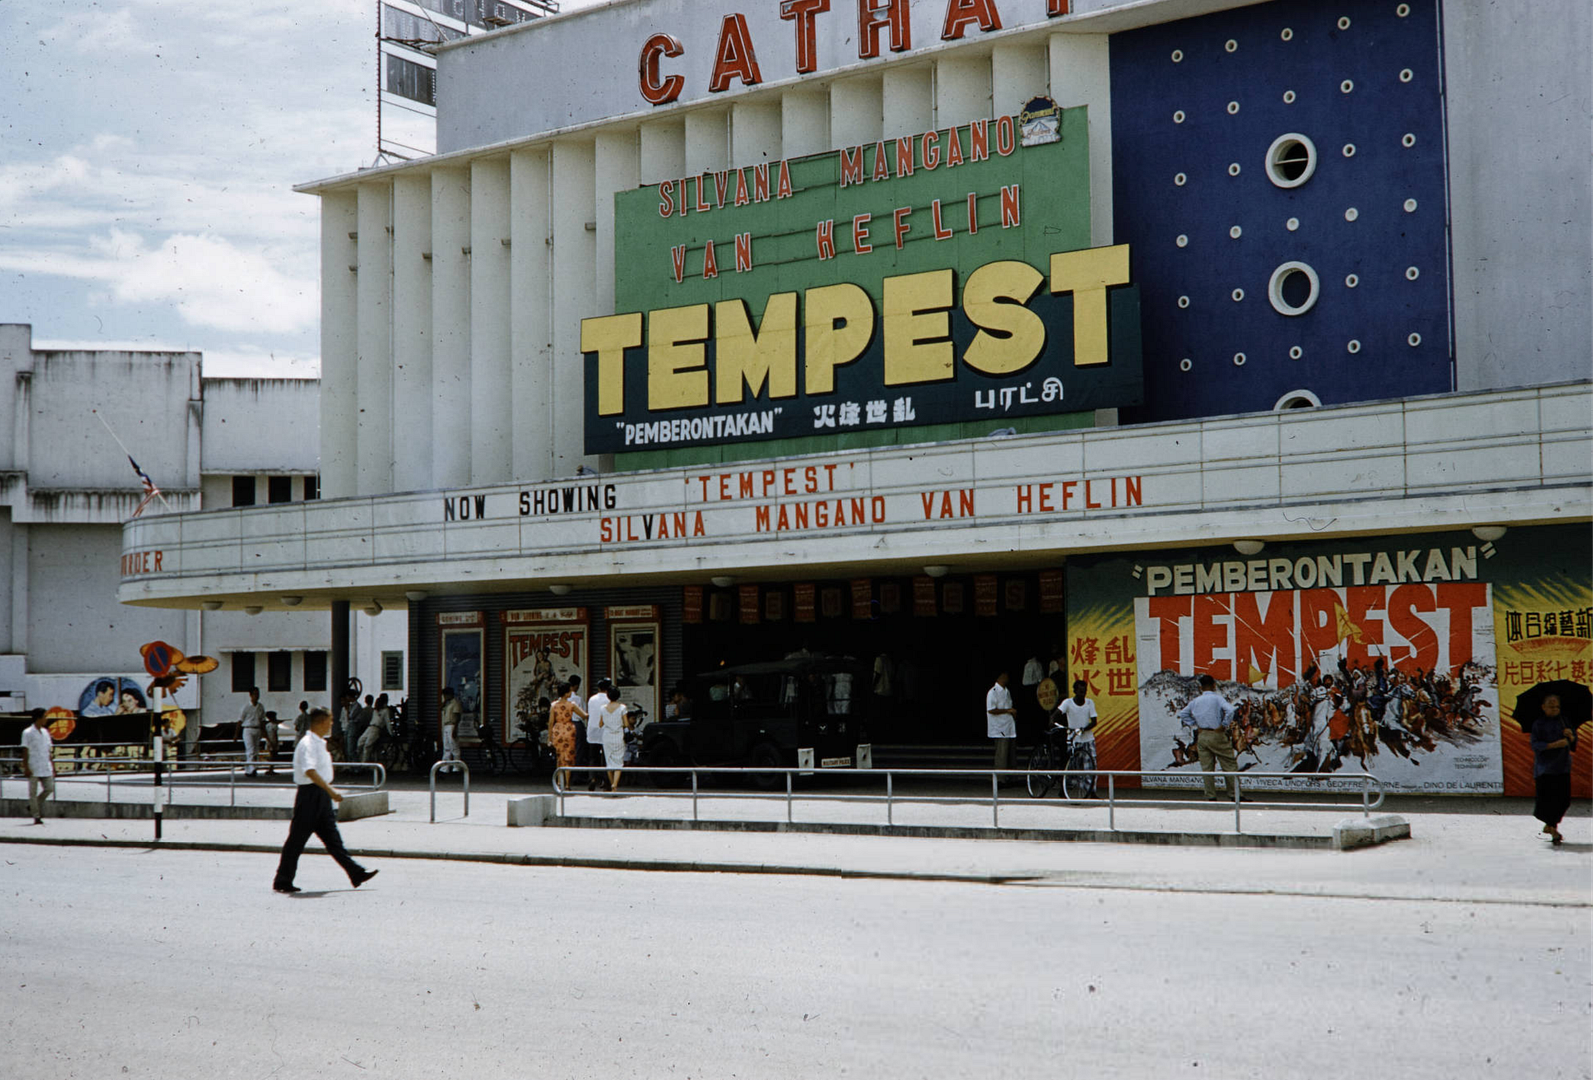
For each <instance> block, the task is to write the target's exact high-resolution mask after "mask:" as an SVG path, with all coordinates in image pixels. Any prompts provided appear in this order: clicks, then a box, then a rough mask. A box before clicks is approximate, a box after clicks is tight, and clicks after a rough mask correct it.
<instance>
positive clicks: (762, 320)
mask: <svg viewBox="0 0 1594 1080" xmlns="http://www.w3.org/2000/svg"><path fill="white" fill-rule="evenodd" d="M1011 104H1012V106H1013V107H1014V108H1015V109H1018V108H1019V107H1020V106H1022V107H1023V108H1024V112H1023V114H1022V115H1023V116H1024V117H1026V119H1025V120H1023V121H1022V122H1021V121H1020V118H1019V117H1018V116H1013V115H1003V116H999V117H996V118H994V119H990V120H980V121H976V122H974V123H971V124H965V125H962V126H960V127H955V128H950V129H941V130H932V131H927V132H923V133H921V134H916V135H912V136H906V137H903V138H896V139H886V140H882V141H878V142H875V143H871V144H864V145H859V146H851V147H843V148H840V149H838V150H835V151H831V152H827V153H822V154H815V155H812V156H809V157H803V158H792V159H786V160H781V161H776V162H770V163H767V164H761V165H758V166H749V167H747V168H742V169H728V170H723V171H718V172H710V173H703V174H701V175H696V176H684V177H677V178H674V179H671V180H666V181H664V182H663V183H660V184H657V185H654V186H649V187H645V188H639V189H637V190H635V191H627V192H621V193H619V194H617V195H616V196H615V246H616V258H615V298H616V299H615V306H616V309H617V311H618V314H615V315H609V316H602V317H597V318H591V319H585V320H583V321H582V344H581V348H582V351H583V355H584V357H585V362H586V401H585V408H586V426H585V430H586V451H587V452H588V453H593V454H596V453H616V452H626V451H634V450H646V449H668V448H672V447H683V446H705V445H721V444H727V443H745V442H752V441H758V440H768V439H790V438H798V437H814V436H827V435H845V434H848V433H855V432H866V431H880V430H887V429H892V428H903V427H916V426H922V425H929V424H949V423H960V422H971V421H978V422H989V423H990V424H991V426H992V428H993V429H994V428H999V427H1002V426H1004V425H1005V424H1009V423H1011V422H1012V421H1014V420H1016V419H1018V418H1020V417H1034V416H1046V415H1054V414H1060V413H1070V412H1080V411H1084V410H1089V409H1095V408H1107V407H1114V406H1120V405H1132V404H1135V403H1137V402H1138V401H1139V400H1140V394H1141V367H1140V321H1139V320H1140V314H1139V294H1138V291H1137V290H1136V288H1135V286H1134V285H1133V284H1131V278H1132V275H1131V268H1130V252H1129V249H1128V248H1127V247H1124V246H1119V247H1108V248H1095V249H1092V248H1090V247H1089V243H1090V199H1089V190H1088V187H1089V173H1088V162H1087V154H1086V150H1087V144H1086V131H1085V112H1084V110H1083V109H1073V110H1066V111H1061V112H1060V113H1059V112H1058V111H1057V110H1055V108H1049V107H1045V106H1046V104H1047V99H1044V98H1042V99H1035V100H1034V101H1032V102H1029V103H1027V104H1026V103H1023V102H1014V103H1011ZM1032 129H1033V130H1032Z"/></svg>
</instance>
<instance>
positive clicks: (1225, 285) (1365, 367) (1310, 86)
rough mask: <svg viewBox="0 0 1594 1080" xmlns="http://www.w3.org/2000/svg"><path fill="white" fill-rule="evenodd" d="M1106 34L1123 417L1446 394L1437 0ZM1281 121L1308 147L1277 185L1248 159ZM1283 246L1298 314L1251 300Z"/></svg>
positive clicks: (1258, 295)
mask: <svg viewBox="0 0 1594 1080" xmlns="http://www.w3.org/2000/svg"><path fill="white" fill-rule="evenodd" d="M1110 44H1111V57H1112V111H1113V117H1112V118H1113V214H1114V231H1115V240H1116V241H1117V242H1118V243H1125V242H1127V243H1128V244H1130V245H1131V252H1132V264H1131V272H1132V274H1133V276H1134V279H1135V280H1136V281H1137V282H1138V283H1139V284H1140V287H1141V295H1142V320H1143V325H1144V349H1145V373H1146V404H1145V406H1144V408H1142V409H1139V410H1134V411H1133V416H1132V418H1134V419H1142V420H1160V419H1175V418H1187V417H1199V416H1213V415H1221V414H1224V413H1235V412H1249V411H1254V410H1261V409H1271V408H1273V406H1274V405H1275V403H1276V402H1278V400H1279V399H1280V397H1282V396H1283V395H1285V394H1286V393H1288V392H1290V391H1293V390H1298V389H1306V390H1310V391H1311V392H1312V393H1314V394H1316V395H1317V397H1318V398H1319V399H1320V400H1321V401H1322V402H1323V403H1324V404H1330V403H1341V402H1348V401H1365V400H1369V399H1374V398H1385V397H1397V396H1403V395H1409V394H1422V393H1436V392H1443V391H1447V390H1450V389H1452V381H1453V376H1452V365H1451V346H1450V314H1449V303H1450V265H1449V253H1448V248H1447V244H1446V237H1447V206H1446V198H1445V194H1446V186H1445V148H1444V112H1443V109H1444V105H1443V101H1444V98H1443V85H1442V67H1441V59H1440V34H1439V10H1438V4H1437V2H1436V0H1427V2H1422V0H1419V2H1417V3H1410V4H1397V3H1395V2H1393V0H1345V2H1343V3H1319V2H1295V0H1280V2H1277V3H1271V4H1262V5H1258V6H1255V7H1248V8H1242V9H1240V10H1237V11H1231V12H1224V13H1221V14H1217V15H1210V16H1205V17H1202V18H1199V19H1189V20H1185V21H1182V22H1176V23H1169V24H1164V25H1160V26H1154V27H1149V28H1147V29H1144V30H1135V31H1130V32H1126V33H1122V34H1116V35H1114V36H1113V37H1112V39H1111V42H1110ZM1287 133H1297V134H1301V135H1305V136H1307V137H1308V138H1309V139H1310V140H1311V141H1312V143H1313V144H1314V145H1315V147H1316V160H1317V164H1316V168H1315V172H1314V173H1313V175H1312V176H1311V178H1310V179H1308V180H1307V181H1306V182H1305V183H1304V184H1301V185H1300V186H1299V187H1294V188H1282V187H1279V186H1277V185H1275V184H1274V183H1273V182H1272V181H1271V180H1270V179H1269V177H1268V171H1267V168H1266V159H1267V154H1268V149H1269V147H1270V146H1271V145H1272V144H1273V142H1274V140H1275V139H1276V138H1277V137H1278V136H1281V135H1284V134H1287ZM1181 180H1182V183H1181V182H1179V181H1181ZM1236 231H1237V233H1238V235H1235V232H1236ZM1291 261H1298V262H1302V263H1305V264H1307V265H1308V266H1310V267H1312V268H1313V269H1314V270H1315V271H1316V273H1317V276H1318V280H1319V295H1318V299H1317V301H1316V303H1315V305H1314V306H1313V307H1312V308H1311V309H1310V310H1309V311H1307V312H1306V313H1305V314H1302V315H1294V316H1291V315H1284V314H1280V313H1279V312H1278V311H1276V310H1275V309H1274V307H1273V306H1272V305H1271V304H1270V303H1269V301H1268V282H1269V279H1270V278H1271V277H1272V275H1273V273H1274V271H1275V269H1276V268H1277V267H1279V266H1280V265H1281V264H1283V263H1286V262H1291ZM1292 284H1293V285H1294V286H1296V287H1299V286H1302V285H1304V278H1299V277H1298V278H1296V279H1295V281H1294V282H1293V283H1292ZM1236 296H1240V297H1241V298H1240V299H1235V297H1236ZM1297 299H1298V297H1297ZM1413 342H1415V344H1413ZM1353 343H1354V344H1353ZM1295 350H1298V351H1295ZM1292 351H1293V352H1292ZM1242 358H1243V359H1242Z"/></svg>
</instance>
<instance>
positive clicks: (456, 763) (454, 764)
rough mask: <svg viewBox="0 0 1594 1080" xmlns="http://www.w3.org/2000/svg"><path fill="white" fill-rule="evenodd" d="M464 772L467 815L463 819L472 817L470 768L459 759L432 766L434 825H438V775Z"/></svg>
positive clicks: (435, 763)
mask: <svg viewBox="0 0 1594 1080" xmlns="http://www.w3.org/2000/svg"><path fill="white" fill-rule="evenodd" d="M443 771H447V772H462V773H464V774H465V813H464V814H462V815H461V816H462V817H470V766H469V765H467V764H465V763H464V762H463V761H460V760H458V759H457V758H456V759H455V760H453V761H438V762H434V763H433V764H432V771H431V774H430V776H429V777H428V782H429V784H430V786H431V789H432V824H434V825H435V824H437V774H438V773H439V772H443Z"/></svg>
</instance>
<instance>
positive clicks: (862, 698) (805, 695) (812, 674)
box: [641, 656, 871, 788]
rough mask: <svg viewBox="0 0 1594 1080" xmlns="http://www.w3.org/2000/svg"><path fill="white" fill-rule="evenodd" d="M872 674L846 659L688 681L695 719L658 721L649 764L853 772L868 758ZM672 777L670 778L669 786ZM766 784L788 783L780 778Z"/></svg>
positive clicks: (652, 729)
mask: <svg viewBox="0 0 1594 1080" xmlns="http://www.w3.org/2000/svg"><path fill="white" fill-rule="evenodd" d="M869 686H870V683H869V670H868V668H867V666H866V665H865V664H863V663H862V662H860V661H858V660H855V659H853V658H851V657H844V656H808V657H794V658H790V659H786V660H775V661H770V662H767V663H756V664H740V665H737V666H735V667H725V668H721V669H719V670H717V671H710V672H705V673H703V674H701V675H698V676H696V677H695V678H693V679H691V680H689V681H688V694H689V696H690V698H691V706H690V709H691V712H690V715H688V716H686V717H682V718H672V719H655V720H653V721H652V722H651V723H649V724H648V725H647V727H646V729H645V730H644V731H643V733H642V757H641V764H643V765H650V766H659V767H665V766H670V765H677V764H693V765H748V766H754V767H762V768H770V769H773V768H804V769H808V768H812V769H815V770H821V769H845V768H856V767H858V766H859V765H860V764H866V762H860V761H859V760H858V759H859V757H860V751H862V753H863V754H865V755H867V744H868V742H869V737H868V721H869V716H868V711H869V705H870V701H871V697H870V694H869ZM670 779H671V778H665V780H666V781H667V782H668V781H669V780H670ZM755 782H757V783H758V784H759V786H760V787H766V788H774V787H778V786H781V785H783V784H784V778H783V777H782V776H781V775H780V774H778V773H765V774H762V775H759V776H756V777H755Z"/></svg>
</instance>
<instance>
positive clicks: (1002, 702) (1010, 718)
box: [985, 671, 1018, 783]
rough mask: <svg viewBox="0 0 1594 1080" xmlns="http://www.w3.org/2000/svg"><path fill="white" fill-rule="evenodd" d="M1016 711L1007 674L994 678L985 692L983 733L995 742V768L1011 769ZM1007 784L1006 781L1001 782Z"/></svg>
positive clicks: (1015, 732)
mask: <svg viewBox="0 0 1594 1080" xmlns="http://www.w3.org/2000/svg"><path fill="white" fill-rule="evenodd" d="M1017 715H1018V710H1017V709H1015V708H1013V695H1012V694H1011V693H1010V692H1009V691H1008V689H1007V672H1005V671H1004V672H1002V673H1001V674H1000V675H998V676H997V677H996V685H994V686H992V687H991V688H990V689H989V690H987V691H986V692H985V733H986V734H987V735H989V736H990V737H991V738H992V739H995V740H996V768H998V769H1011V768H1012V767H1013V743H1014V742H1015V741H1016V740H1017V739H1018V721H1017V720H1015V719H1014V717H1016V716H1017ZM1002 782H1003V783H1007V782H1008V781H1007V780H1005V779H1004V780H1003V781H1002Z"/></svg>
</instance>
